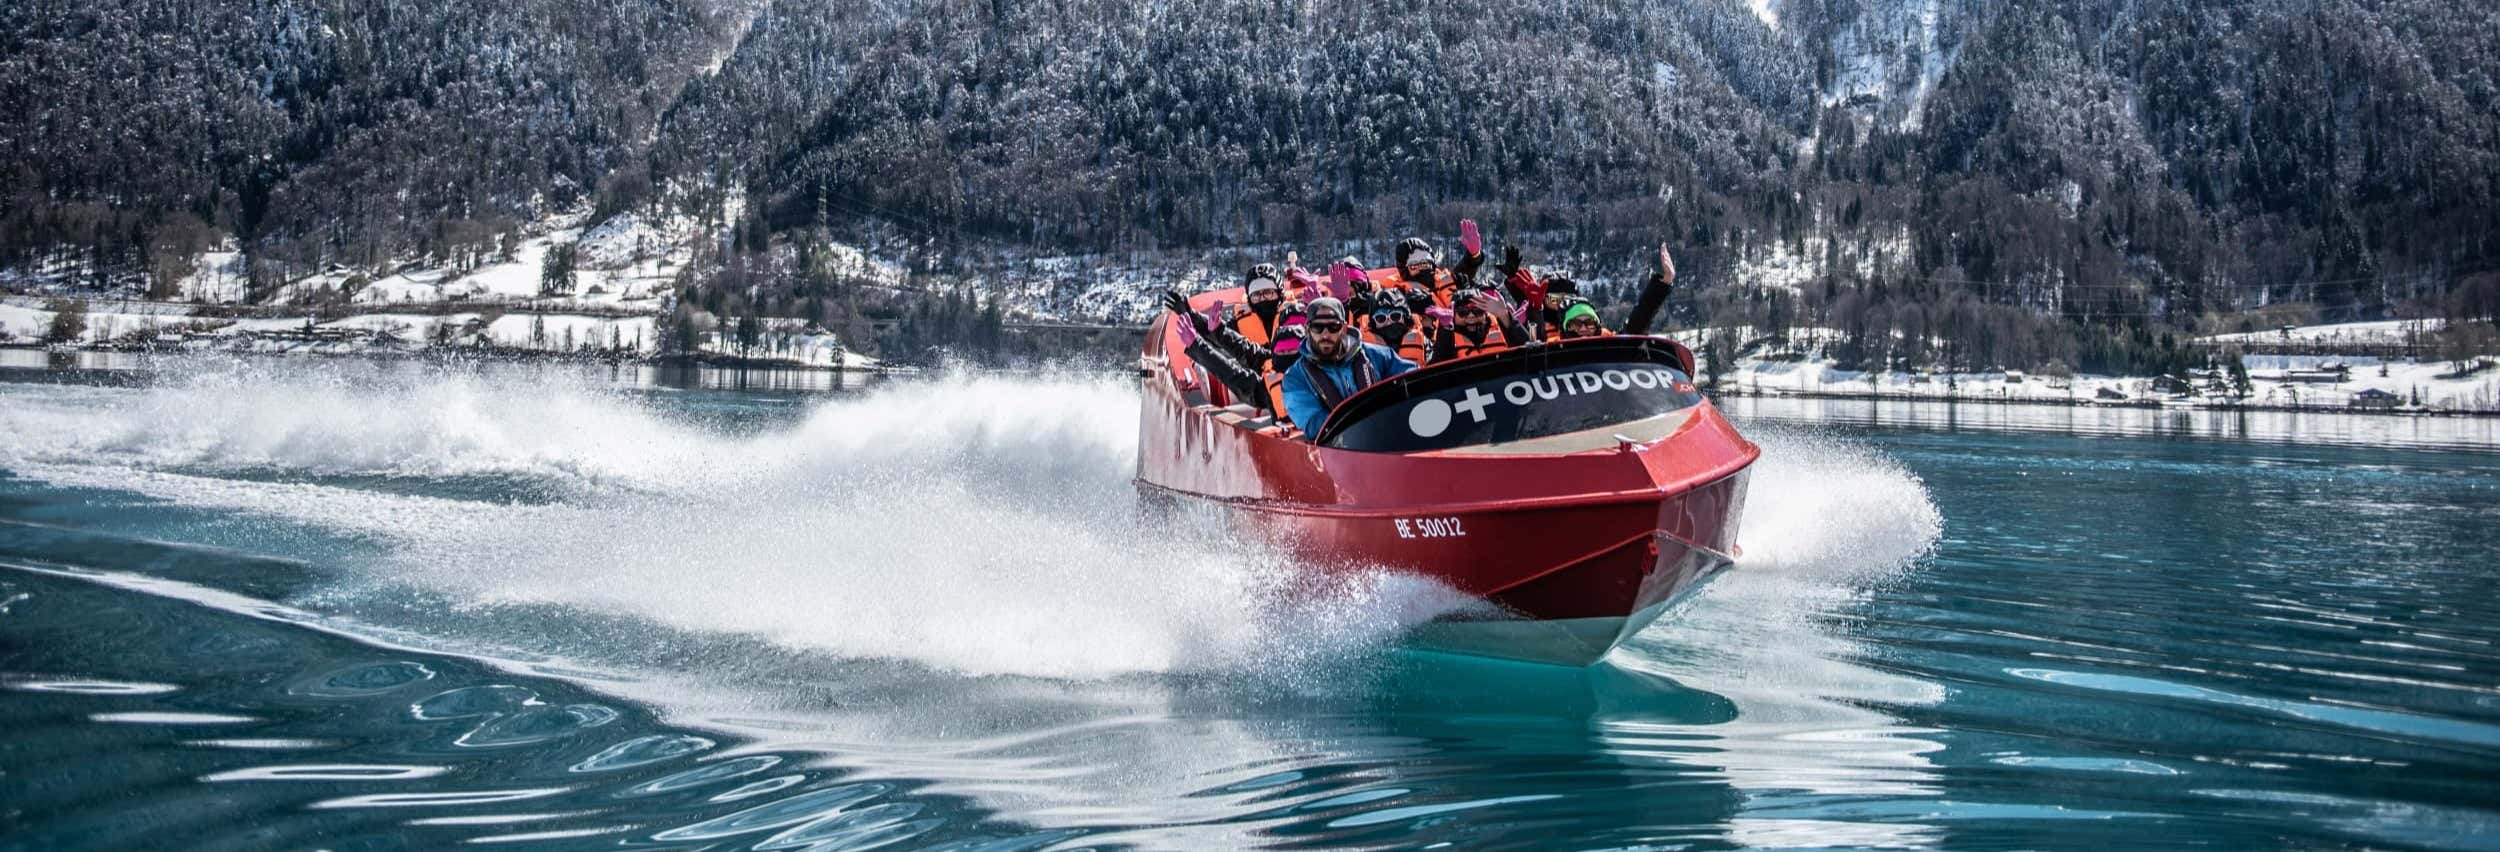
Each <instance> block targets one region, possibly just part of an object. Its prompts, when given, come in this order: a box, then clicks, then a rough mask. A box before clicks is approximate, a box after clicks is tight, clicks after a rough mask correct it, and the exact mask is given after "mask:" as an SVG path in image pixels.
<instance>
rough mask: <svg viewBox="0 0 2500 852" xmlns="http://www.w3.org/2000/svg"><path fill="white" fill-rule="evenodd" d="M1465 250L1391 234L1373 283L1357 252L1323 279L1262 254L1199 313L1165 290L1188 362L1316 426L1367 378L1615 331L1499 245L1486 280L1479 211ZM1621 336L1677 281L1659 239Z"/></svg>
mask: <svg viewBox="0 0 2500 852" xmlns="http://www.w3.org/2000/svg"><path fill="white" fill-rule="evenodd" d="M1459 247H1460V248H1461V249H1463V250H1464V251H1465V254H1464V255H1463V256H1462V257H1461V258H1460V259H1459V261H1458V263H1457V264H1456V265H1455V266H1444V265H1442V263H1441V258H1440V255H1439V254H1437V253H1436V252H1434V251H1433V248H1432V245H1431V244H1430V243H1427V242H1425V241H1423V240H1422V239H1419V238H1413V237H1409V238H1407V239H1405V240H1403V241H1400V242H1399V243H1398V247H1397V255H1396V258H1395V260H1396V266H1395V274H1394V275H1384V276H1383V277H1382V280H1379V281H1374V280H1373V277H1372V276H1371V275H1370V274H1368V273H1367V272H1366V270H1365V269H1364V267H1363V265H1362V264H1361V263H1360V262H1358V261H1356V260H1355V259H1354V258H1350V257H1349V258H1346V259H1343V260H1339V261H1337V262H1336V263H1335V264H1332V265H1331V266H1330V267H1329V269H1328V275H1327V276H1326V277H1324V278H1323V277H1321V276H1319V275H1315V274H1313V273H1311V272H1310V271H1309V270H1306V269H1303V268H1302V266H1301V264H1300V263H1299V260H1300V258H1299V257H1298V256H1295V255H1291V254H1288V255H1287V256H1286V260H1285V268H1284V270H1283V271H1282V272H1281V273H1280V272H1279V271H1278V270H1277V268H1276V266H1275V265H1274V264H1267V263H1262V264H1258V265H1256V266H1253V267H1251V268H1250V271H1249V272H1248V274H1246V275H1245V276H1243V284H1242V293H1243V295H1242V300H1243V303H1242V304H1239V305H1227V304H1225V303H1223V302H1221V301H1218V302H1216V303H1215V304H1214V305H1212V306H1210V307H1209V308H1208V309H1207V311H1206V312H1205V313H1203V314H1201V313H1199V312H1197V311H1193V310H1191V309H1190V307H1189V299H1188V297H1187V296H1184V295H1182V294H1181V293H1180V292H1179V291H1172V292H1168V293H1165V294H1164V305H1165V307H1167V308H1169V309H1170V310H1171V311H1172V313H1173V314H1174V322H1175V323H1176V324H1177V330H1178V332H1179V334H1180V340H1181V345H1182V346H1183V347H1184V348H1185V351H1186V352H1187V353H1188V355H1189V358H1190V360H1192V361H1193V362H1195V363H1197V364H1198V366H1199V367H1200V368H1201V369H1203V370H1204V371H1205V373H1206V375H1207V376H1209V377H1210V378H1212V379H1213V380H1214V381H1216V382H1218V383H1221V384H1222V385H1223V386H1224V388H1225V389H1226V390H1228V391H1230V392H1231V394H1232V396H1233V398H1234V399H1236V400H1240V401H1242V402H1244V403H1248V404H1251V405H1252V406H1253V407H1255V408H1263V409H1266V410H1267V411H1268V412H1270V413H1274V414H1277V415H1279V416H1280V419H1281V420H1284V421H1287V422H1289V423H1292V424H1297V425H1300V426H1301V427H1302V429H1303V431H1304V432H1305V433H1307V434H1311V435H1317V434H1318V433H1319V431H1320V427H1321V426H1322V425H1324V424H1325V422H1326V420H1327V416H1328V413H1329V412H1330V411H1333V410H1335V409H1336V407H1337V404H1338V403H1339V402H1342V401H1344V400H1345V398H1346V397H1349V396H1352V395H1354V392H1356V391H1359V390H1362V389H1363V388H1365V387H1367V386H1369V385H1371V384H1372V383H1373V382H1377V381H1380V380H1382V379H1386V378H1389V377H1391V376H1396V375H1398V374H1401V373H1405V372H1407V371H1409V370H1413V369H1415V368H1417V367H1418V366H1421V365H1424V364H1437V363H1440V362H1442V361H1448V360H1451V359H1455V358H1465V357H1469V356H1473V355H1482V354H1488V353H1492V352H1499V351H1502V350H1504V349H1509V348H1513V347H1518V346H1534V345H1538V344H1539V343H1544V342H1553V341H1559V340H1570V339H1574V338H1581V337H1598V336H1606V335H1612V334H1614V333H1615V332H1612V331H1608V330H1606V329H1605V327H1604V326H1603V325H1602V324H1601V323H1600V321H1599V319H1598V315H1597V308H1596V306H1594V305H1591V304H1589V302H1588V300H1587V299H1584V298H1582V297H1581V296H1580V288H1579V286H1578V284H1577V283H1576V282H1574V281H1572V280H1571V279H1570V278H1567V277H1564V276H1561V275H1543V276H1540V275H1538V274H1537V273H1536V272H1535V271H1534V270H1532V269H1529V268H1528V267H1527V266H1526V265H1524V264H1522V263H1521V262H1520V256H1519V249H1518V247H1516V246H1510V247H1506V248H1504V249H1503V251H1502V263H1501V264H1500V265H1498V266H1496V267H1494V269H1495V270H1496V271H1498V272H1500V273H1501V277H1500V279H1499V281H1498V283H1493V284H1487V283H1482V281H1481V279H1480V278H1479V277H1478V276H1479V273H1480V272H1482V271H1483V269H1484V265H1485V264H1484V260H1485V258H1484V240H1483V237H1482V236H1481V235H1480V234H1479V233H1478V232H1477V230H1476V223H1475V221H1474V220H1472V219H1471V220H1464V221H1461V222H1460V223H1459ZM1658 263H1659V268H1658V271H1657V272H1655V273H1653V274H1651V276H1650V278H1649V281H1648V284H1647V286H1645V287H1643V288H1642V290H1641V296H1640V299H1639V300H1638V301H1637V302H1636V303H1635V304H1634V305H1633V309H1632V316H1631V319H1630V321H1629V322H1627V323H1626V324H1625V326H1624V332H1623V333H1625V334H1647V333H1649V326H1650V322H1651V320H1652V319H1654V318H1655V317H1656V316H1657V314H1658V310H1659V308H1660V307H1662V306H1664V305H1665V304H1666V300H1667V296H1668V295H1669V294H1670V293H1672V292H1673V290H1674V287H1675V261H1674V259H1673V258H1672V257H1671V256H1670V255H1669V254H1668V253H1667V250H1666V248H1665V247H1664V246H1661V247H1659V250H1658Z"/></svg>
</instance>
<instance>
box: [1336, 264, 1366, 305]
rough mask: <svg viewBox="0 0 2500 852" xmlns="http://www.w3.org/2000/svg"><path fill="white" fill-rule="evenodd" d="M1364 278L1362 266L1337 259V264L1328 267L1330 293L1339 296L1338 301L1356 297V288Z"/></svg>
mask: <svg viewBox="0 0 2500 852" xmlns="http://www.w3.org/2000/svg"><path fill="white" fill-rule="evenodd" d="M1362 280H1363V269H1362V267H1359V266H1355V265H1353V264H1350V263H1347V262H1345V261H1342V260H1340V261H1337V265H1335V266H1331V267H1329V268H1328V295H1331V296H1335V297H1337V300H1338V301H1345V300H1347V299H1351V298H1354V288H1355V287H1356V285H1357V284H1358V283H1360V282H1361V281H1362Z"/></svg>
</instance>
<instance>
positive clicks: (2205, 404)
mask: <svg viewBox="0 0 2500 852" xmlns="http://www.w3.org/2000/svg"><path fill="white" fill-rule="evenodd" d="M2137 378H2138V380H2140V381H2151V380H2152V379H2151V377H2149V376H2147V377H2137ZM1708 390H1709V393H1710V395H1711V396H1712V397H1722V396H1725V397H1749V398H1754V399H1846V400H1862V401H1866V402H1918V403H1936V402H1940V403H1947V404H1952V405H2018V406H2038V407H2043V408H2131V409H2137V410H2142V411H2164V410H2168V411H2268V412H2291V413H2304V414H2366V415H2372V416H2393V417H2493V418H2500V409H2495V410H2485V411H2477V410H2470V409H2450V408H2429V407H2415V406H2397V407H2392V408H2374V407H2368V406H2352V405H2349V404H2347V405H2326V404H2285V403H2270V402H2247V401H2233V400H2210V401H2208V400H2198V399H2187V400H2158V399H2130V400H2107V399H2060V398H2056V397H2005V396H1945V395H1919V394H1906V393H1876V392H1867V391H1808V390H1788V389H1758V390H1757V389H1747V388H1741V387H1736V386H1734V385H1733V384H1725V385H1721V386H1720V387H1717V388H1712V389H1708Z"/></svg>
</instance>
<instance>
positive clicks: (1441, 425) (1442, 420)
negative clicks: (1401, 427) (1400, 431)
mask: <svg viewBox="0 0 2500 852" xmlns="http://www.w3.org/2000/svg"><path fill="white" fill-rule="evenodd" d="M1406 428H1408V429H1413V430H1415V437H1418V438H1430V437H1433V436H1435V435H1439V434H1441V433H1443V432H1447V431H1449V429H1450V404H1449V403H1448V402H1445V401H1443V400H1438V399H1427V400H1424V401H1422V402H1418V403H1415V407H1414V408H1411V409H1408V410H1407V412H1406Z"/></svg>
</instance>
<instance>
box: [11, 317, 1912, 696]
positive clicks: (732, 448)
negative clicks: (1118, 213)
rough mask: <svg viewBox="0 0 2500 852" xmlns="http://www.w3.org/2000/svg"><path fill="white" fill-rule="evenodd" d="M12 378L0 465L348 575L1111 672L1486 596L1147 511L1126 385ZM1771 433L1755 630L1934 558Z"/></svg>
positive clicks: (298, 368) (340, 373)
mask: <svg viewBox="0 0 2500 852" xmlns="http://www.w3.org/2000/svg"><path fill="white" fill-rule="evenodd" d="M0 393H5V394H6V395H7V396H8V399H7V403H8V404H7V405H5V406H0V468H7V469H10V470H13V471H15V472H17V473H18V474H20V475H25V476H32V477H35V478H40V479H46V480H50V481H55V482H59V483H62V484H69V485H89V486H95V487H105V488H118V489H125V490H136V491H140V492H142V493H147V494H150V495H152V496H158V497H162V498H166V499H170V500H173V501H176V502H178V503H185V504H191V505H202V506H210V507H218V508H228V509H235V510H240V511H245V512H250V513H254V514H259V515H265V516H272V517H277V518H282V519H286V520H291V521H297V522H303V523H310V524H315V525H319V526H323V527H328V528H333V529H337V530H341V531H344V532H347V533H349V534H353V535H358V536H364V537H370V538H372V539H375V540H377V541H379V542H381V543H382V544H384V545H385V546H386V549H387V550H388V551H389V552H390V555H389V556H388V557H387V558H385V559H383V560H382V562H381V563H380V564H377V565H368V566H364V568H365V569H366V570H363V571H359V572H357V573H356V576H355V577H354V578H353V579H354V580H355V581H357V582H360V583H363V584H366V585H368V586H372V587H386V586H388V585H390V584H397V583H406V584H412V585H416V586H420V587H423V588H426V589H429V590H435V591H448V592H450V593H452V594H453V595H454V597H455V598H457V599H459V600H463V601H467V602H469V604H470V605H471V606H475V607H491V606H495V605H498V604H507V603H552V604H559V605H563V606H567V607H576V608H581V609H584V610H588V611H595V612H601V613H608V614H615V615H623V616H630V617H635V618H641V619H647V620H650V621H653V622H657V623H659V624H662V625H666V626H669V627H673V628H677V629H683V630H691V631H703V632H723V633H736V634H745V635H752V636H758V637H762V638H764V639H767V640H769V641H772V642H775V643H778V644H782V645H785V646H788V647H792V648H796V649H802V650H809V651H820V652H829V653H832V654H836V655H840V656H844V657H883V658H896V659H904V660H911V661H916V662H920V663H924V664H928V665H933V666H938V667H943V668H948V669H953V670H957V671H962V672H967V673H975V674H1025V675H1040V676H1055V677H1079V678H1092V677H1106V676H1115V675H1120V674H1126V673H1136V672H1172V671H1222V670H1239V669H1245V668H1252V669H1270V670H1281V669H1291V668H1295V667H1299V666H1302V665H1306V664H1307V663H1309V662H1311V661H1313V660H1316V659H1323V658H1328V657H1331V656H1342V655H1346V654H1351V653H1357V652H1360V651H1361V650H1363V649H1367V648H1371V647H1376V646H1378V645H1379V644H1381V643H1383V642H1385V641H1387V640H1388V639H1389V638H1391V637H1394V636H1395V635H1397V634H1398V633H1399V632H1401V631H1403V630H1404V629H1405V628H1406V627H1408V626H1410V625H1412V624H1414V623H1417V622H1420V621H1423V620H1426V619H1429V618H1431V617H1433V616H1435V615H1438V614H1441V613H1444V612H1447V611H1450V610H1452V609H1455V608H1457V607H1459V606H1462V605H1464V604H1465V603H1466V602H1465V601H1464V600H1463V599H1461V598H1460V597H1459V596H1457V595H1455V594H1454V593H1451V592H1449V591H1448V590H1447V589H1445V588H1443V587H1441V586H1439V585H1438V584H1434V583H1431V582H1429V581H1425V580H1421V579H1417V578H1412V577H1405V576H1401V575H1395V574H1387V573H1375V574H1366V575H1357V576H1354V577H1350V578H1343V579H1340V580H1337V581H1333V582H1331V583H1329V584H1327V585H1328V587H1327V588H1324V589H1315V588H1314V587H1315V585H1316V584H1317V583H1316V581H1315V580H1314V579H1313V578H1311V577H1309V576H1307V575H1304V574H1303V573H1301V572H1299V571H1297V570H1295V568H1294V567H1293V565H1292V564H1291V562H1290V560H1289V559H1288V558H1287V557H1285V556H1283V555H1281V554H1279V553H1276V552H1273V551H1270V550H1267V549H1263V548H1261V547H1258V546H1255V545H1252V544H1248V543H1244V542H1241V541H1237V540H1235V539H1233V538H1232V537H1231V536H1229V535H1227V534H1226V532H1225V528H1224V526H1223V523H1222V521H1221V519H1219V518H1216V517H1212V516H1211V515H1205V514H1196V513H1184V514H1181V515H1178V516H1173V517H1151V516H1144V515H1141V514H1140V513H1139V512H1138V511H1137V509H1136V507H1135V498H1134V492H1133V490H1132V486H1131V484H1130V476H1131V475H1132V473H1133V471H1134V469H1135V464H1136V462H1135V458H1136V427H1135V425H1134V424H1135V423H1136V410H1137V400H1136V395H1135V391H1134V389H1133V388H1132V387H1130V386H1129V384H1128V383H1127V382H1126V381H1122V380H1109V379H1102V378H1084V377H1070V376H1045V377H1039V378H1003V377H977V376H966V375H954V376H949V377H946V378H944V379H942V380H938V381H931V382H915V383H907V384H895V385H889V386H886V387H885V388H883V389H881V390H879V391H877V392H874V393H871V394H867V395H865V396H862V397H856V398H848V399H837V400H831V401H827V402H824V403H822V404H819V405H817V406H816V407H815V408H813V409H812V410H810V411H809V412H807V414H806V415H805V417H804V418H803V419H801V420H800V421H799V422H798V423H796V424H795V425H792V426H789V427H787V428H783V429H779V430H775V431H768V432H764V433H761V434H731V433H728V432H724V431H722V430H719V429H713V428H706V427H705V426H702V425H699V424H695V423H690V422H687V418H685V417H682V416H672V414H671V412H672V411H673V410H674V409H673V408H672V407H671V406H667V405H655V404H653V403H651V402H649V401H648V400H646V399H645V398H644V397H643V396H641V395H637V394H632V393H624V392H619V391H617V390H615V389H613V388H609V387H604V386H601V385H598V384H595V383H590V382H585V381H583V380H582V378H581V377H580V376H577V375H566V374H562V373H557V372H552V371H515V372H512V373H510V374H498V375H492V376H482V375H478V374H476V373H470V372H461V371H456V370H449V369H442V368H413V367H408V366H405V365H401V366H395V367H390V366H374V365H370V364H361V363H354V362H350V363H341V364H334V365H326V366H325V367H324V368H320V369H307V368H305V367H303V366H302V365H288V366H286V367H281V368H269V367H267V366H264V365H255V364H243V365H234V364H222V365H210V368H208V369H201V370H196V371H193V372H188V373H186V374H184V376H183V378H181V379H179V380H176V381H172V382H169V383H167V384H163V385H159V386H154V387H148V388H142V389H136V390H127V389H110V390H106V389H69V388H58V387H48V388H28V387H25V386H20V387H19V388H16V389H8V390H5V391H0ZM1759 437H1760V439H1761V440H1762V442H1763V443H1764V445H1765V450H1766V452H1765V455H1764V459H1763V461H1762V462H1761V463H1760V464H1759V466H1758V467H1757V469H1756V473H1755V475H1754V478H1753V486H1752V489H1753V491H1752V497H1751V499H1750V500H1749V501H1748V512H1749V515H1748V517H1747V518H1746V519H1745V531H1744V535H1743V537H1742V538H1743V542H1744V546H1745V549H1746V551H1747V558H1746V560H1745V565H1744V567H1743V568H1742V569H1741V570H1739V571H1737V572H1734V573H1733V575H1732V576H1731V577H1730V578H1729V579H1728V580H1724V581H1721V582H1720V583H1719V584H1718V585H1717V586H1715V587H1714V588H1713V589H1712V590H1711V591H1710V592H1709V593H1708V594H1707V595H1705V596H1704V597H1705V598H1731V599H1737V600H1742V601H1745V603H1744V604H1743V606H1745V607H1746V608H1747V609H1748V610H1749V612H1750V615H1749V618H1750V619H1753V623H1756V624H1759V623H1760V619H1761V618H1762V616H1764V615H1765V614H1766V613H1768V614H1772V617H1773V618H1774V619H1775V620H1777V619H1787V620H1790V621H1792V622H1795V621H1802V620H1803V619H1804V615H1805V614H1807V613H1810V612H1812V611H1815V610H1816V609H1819V605H1809V604H1819V603H1828V602H1829V601H1828V600H1823V599H1828V598H1832V597H1835V596H1846V595H1848V594H1850V593H1852V592H1853V590H1855V589H1858V588H1860V587H1862V586H1863V585H1865V584H1867V583H1869V582H1872V581H1874V580H1879V579H1880V577H1881V575H1882V574H1883V573H1885V572H1889V571H1894V570H1898V568H1899V567H1900V566H1902V565H1906V564H1907V563H1908V562H1909V561H1910V560H1911V559H1913V558H1915V557H1916V555H1917V554H1919V553H1922V552H1924V551H1925V550H1926V549H1927V548H1928V547H1930V546H1932V544H1933V542H1934V540H1935V537H1936V534H1937V529H1938V527H1939V523H1938V521H1937V518H1936V513H1935V509H1934V507H1933V505H1932V504H1930V503H1929V502H1928V501H1927V499H1926V494H1925V491H1924V489H1923V487H1922V486H1920V484H1919V483H1918V481H1917V480H1916V478H1915V477H1912V476H1910V475H1909V474H1908V473H1907V472H1906V471H1903V470H1902V469H1901V468H1899V466H1898V465H1895V464H1893V463H1891V462H1890V461H1889V460H1886V459H1884V458H1882V457H1881V456H1880V455H1879V454H1877V453H1874V452H1873V451H1871V450H1866V449H1863V448H1852V447H1850V446H1849V445H1847V444H1845V443H1844V442H1838V441H1834V440H1830V439H1825V438H1816V437H1813V436H1809V435H1801V434H1791V433H1771V434H1767V435H1763V436H1759ZM236 474H245V476H242V477H238V476H236ZM271 474H274V476H272V475H271ZM374 476H382V477H401V478H411V479H414V480H417V481H419V482H427V481H436V480H448V481H455V482H456V481H459V480H462V479H463V478H470V477H486V478H490V479H492V480H495V481H496V483H498V486H499V487H500V488H504V489H514V488H516V487H517V489H518V490H519V491H522V492H525V493H524V494H523V495H521V496H529V497H552V498H553V499H552V501H551V502H544V503H538V504H527V505H523V504H505V503H502V502H486V501H481V500H474V499H452V498H447V497H423V496H410V495H406V494H395V493H384V492H381V491H376V490H372V489H371V488H370V487H369V485H368V484H365V483H360V482H350V483H336V482H325V481H323V479H322V478H323V477H374ZM273 478H274V479H280V480H286V481H280V482H271V481H267V480H269V479H273ZM305 480H310V481H305ZM513 483H518V485H517V486H515V485H514V484H513ZM419 490H425V489H422V488H420V489H419ZM495 499H502V498H495ZM1801 601H1802V602H1801ZM1722 609H1724V607H1718V606H1711V607H1706V608H1705V612H1706V611H1709V610H1722ZM1781 614H1785V615H1781ZM1791 626H1800V625H1796V624H1794V623H1792V624H1791Z"/></svg>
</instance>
